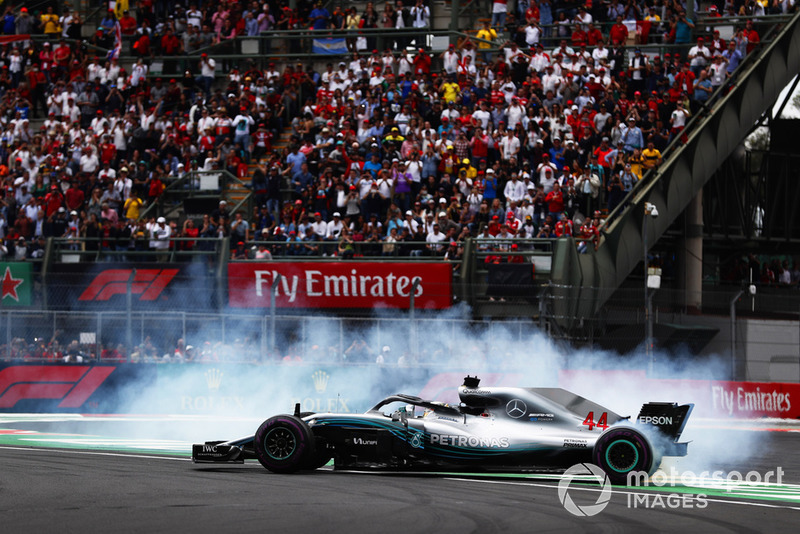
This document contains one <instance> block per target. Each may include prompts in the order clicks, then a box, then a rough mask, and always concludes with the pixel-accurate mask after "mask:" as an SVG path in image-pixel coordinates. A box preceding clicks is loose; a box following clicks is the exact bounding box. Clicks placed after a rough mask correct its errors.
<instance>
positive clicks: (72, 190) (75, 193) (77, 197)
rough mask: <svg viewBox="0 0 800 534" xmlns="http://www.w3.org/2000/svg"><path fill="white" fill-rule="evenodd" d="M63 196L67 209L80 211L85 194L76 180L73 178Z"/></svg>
mask: <svg viewBox="0 0 800 534" xmlns="http://www.w3.org/2000/svg"><path fill="white" fill-rule="evenodd" d="M64 198H65V200H66V202H67V209H68V210H70V211H80V210H81V208H82V207H83V201H84V200H85V195H84V193H83V190H82V189H81V188H80V187H78V181H77V180H73V181H72V185H70V187H69V189H67V192H66V193H65V194H64Z"/></svg>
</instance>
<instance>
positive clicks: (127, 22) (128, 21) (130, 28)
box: [119, 10, 136, 35]
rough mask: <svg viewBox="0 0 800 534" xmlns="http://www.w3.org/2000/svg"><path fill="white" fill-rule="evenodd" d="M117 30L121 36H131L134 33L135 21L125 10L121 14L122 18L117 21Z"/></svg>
mask: <svg viewBox="0 0 800 534" xmlns="http://www.w3.org/2000/svg"><path fill="white" fill-rule="evenodd" d="M119 29H120V32H121V33H122V35H133V34H134V33H135V32H136V19H135V18H133V17H131V15H130V13H128V11H127V10H126V11H123V12H122V18H121V19H119Z"/></svg>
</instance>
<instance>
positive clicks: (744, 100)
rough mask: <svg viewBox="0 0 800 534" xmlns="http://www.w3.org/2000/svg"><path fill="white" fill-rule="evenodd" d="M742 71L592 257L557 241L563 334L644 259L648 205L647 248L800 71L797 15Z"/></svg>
mask: <svg viewBox="0 0 800 534" xmlns="http://www.w3.org/2000/svg"><path fill="white" fill-rule="evenodd" d="M741 68H743V69H744V71H743V72H742V73H741V74H740V76H739V78H738V80H739V81H738V83H737V85H736V86H734V87H733V88H732V89H731V91H730V92H729V93H728V94H727V95H724V96H722V97H720V100H718V101H717V102H716V103H715V105H714V107H713V109H712V111H711V112H710V113H708V112H706V113H707V115H705V116H700V117H697V118H695V119H693V120H694V122H695V124H694V125H693V128H692V129H691V131H690V132H689V133H688V134H687V135H688V138H687V139H686V142H685V143H684V144H683V145H682V146H679V147H677V148H676V149H674V150H672V151H671V153H670V154H669V155H668V156H667V158H666V159H665V161H664V162H663V163H662V164H661V166H660V167H659V168H658V169H657V171H655V172H652V173H650V174H649V175H648V176H647V177H646V179H645V180H643V181H642V182H640V183H639V184H637V186H636V187H635V188H634V190H633V192H632V195H631V198H629V199H628V200H629V202H628V205H627V207H623V206H622V205H620V206H619V207H618V208H617V209H616V210H614V211H613V212H612V213H610V214H609V217H608V219H607V222H606V226H605V227H604V229H603V233H602V235H601V240H600V244H599V247H598V249H597V251H594V252H590V253H588V254H578V252H577V250H576V247H575V243H574V240H572V239H559V240H557V242H556V244H555V248H554V251H553V268H552V275H551V281H552V291H553V295H554V297H555V298H554V300H553V302H554V304H553V310H552V315H553V317H554V319H555V320H556V321H557V322H558V323H559V325H560V326H561V327H562V328H567V329H571V328H574V327H576V326H578V325H579V324H580V323H581V321H582V320H583V319H589V318H592V317H594V316H596V315H597V314H598V312H599V311H600V310H601V308H602V306H603V305H604V304H605V303H606V301H607V300H608V299H609V298H610V297H611V295H612V294H613V293H614V291H615V290H616V289H617V288H618V287H619V286H620V285H621V284H622V283H623V281H624V280H625V278H627V277H628V275H630V273H631V272H632V271H633V269H634V268H635V267H636V265H637V264H639V263H640V262H641V261H642V257H643V255H644V252H645V251H644V250H643V239H642V237H643V236H642V226H643V225H642V220H643V216H644V209H645V208H644V206H645V202H650V203H653V204H655V205H657V206H658V207H659V211H660V217H659V218H657V219H651V220H650V221H649V223H648V224H647V233H648V235H647V240H646V242H647V243H650V244H652V243H655V242H656V241H657V240H658V239H659V238H660V237H661V236H662V235H663V234H664V232H665V231H666V230H667V228H669V226H670V225H671V224H672V222H673V221H675V219H676V218H677V217H679V216H680V215H681V214H682V213H683V212H684V210H685V209H686V207H687V206H688V205H689V203H690V202H691V201H692V199H693V198H695V196H696V195H697V193H698V192H699V191H700V190H701V189H702V188H703V186H704V185H705V184H706V182H707V181H708V180H709V179H710V178H711V177H712V175H713V174H714V172H715V171H716V170H717V168H718V167H720V166H721V165H722V163H723V162H724V161H725V160H726V158H728V156H729V155H730V154H731V152H732V151H733V150H734V149H735V148H736V147H737V146H738V145H739V144H740V143H741V142H742V141H743V139H744V138H745V137H746V136H747V134H748V133H749V132H750V131H751V129H752V127H753V125H754V124H755V123H756V122H757V121H758V119H759V117H761V116H762V115H763V114H764V112H765V110H767V109H769V107H770V106H772V105H773V103H774V102H775V101H776V100H777V98H778V96H779V94H780V92H781V91H782V90H783V89H784V88H785V87H786V86H787V84H789V82H791V80H792V79H793V78H794V77H795V76H797V75H798V73H800V12H798V13H795V15H794V16H793V17H792V18H791V19H790V20H789V21H788V22H787V23H786V24H785V25H784V26H783V28H782V29H780V31H779V32H778V33H777V35H776V37H775V38H774V39H772V40H771V42H770V43H769V44H767V45H766V46H765V47H764V49H763V50H762V51H761V52H760V53H759V54H758V55H754V56H753V57H752V58H750V57H749V58H747V63H746V64H744V65H743V66H742V67H741ZM700 230H701V229H695V231H700Z"/></svg>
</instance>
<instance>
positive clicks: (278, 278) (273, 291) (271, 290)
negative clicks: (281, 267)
mask: <svg viewBox="0 0 800 534" xmlns="http://www.w3.org/2000/svg"><path fill="white" fill-rule="evenodd" d="M281 278H283V276H281V275H280V274H279V275H277V276H276V277H275V278H274V279H273V280H272V287H270V288H269V341H270V343H272V353H273V355H274V354H275V351H276V350H277V348H278V340H276V339H275V294H276V293H277V292H278V284H279V283H280V281H281Z"/></svg>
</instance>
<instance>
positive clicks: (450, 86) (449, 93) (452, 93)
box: [440, 79, 461, 103]
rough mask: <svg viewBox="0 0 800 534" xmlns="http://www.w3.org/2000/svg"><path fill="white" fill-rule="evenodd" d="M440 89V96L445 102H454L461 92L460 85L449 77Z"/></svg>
mask: <svg viewBox="0 0 800 534" xmlns="http://www.w3.org/2000/svg"><path fill="white" fill-rule="evenodd" d="M440 91H441V92H442V98H443V99H444V101H445V102H448V103H449V102H455V101H456V98H458V95H459V93H461V87H459V85H458V84H457V83H456V82H455V81H454V80H452V79H451V80H450V81H449V82H445V83H443V84H442V88H441V89H440Z"/></svg>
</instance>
